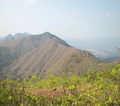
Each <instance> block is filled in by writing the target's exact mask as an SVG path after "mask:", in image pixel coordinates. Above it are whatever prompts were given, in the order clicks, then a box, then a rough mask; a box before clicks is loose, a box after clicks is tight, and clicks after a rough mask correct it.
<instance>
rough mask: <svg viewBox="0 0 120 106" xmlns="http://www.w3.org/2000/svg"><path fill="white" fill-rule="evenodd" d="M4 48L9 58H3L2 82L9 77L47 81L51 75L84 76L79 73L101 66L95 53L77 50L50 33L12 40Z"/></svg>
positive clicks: (3, 45)
mask: <svg viewBox="0 0 120 106" xmlns="http://www.w3.org/2000/svg"><path fill="white" fill-rule="evenodd" d="M0 47H2V48H3V50H2V52H3V53H4V52H5V50H4V49H6V51H8V52H7V54H6V55H7V56H8V57H6V55H5V54H2V55H1V57H4V58H3V60H4V64H3V61H0V64H1V66H4V67H5V68H4V69H3V70H2V71H1V72H0V74H1V75H2V77H1V80H2V79H4V78H6V77H7V76H8V75H12V76H14V78H17V77H31V76H32V75H37V76H40V77H41V78H43V77H44V76H45V75H46V74H48V73H51V74H55V75H59V74H61V73H62V72H65V73H66V72H69V71H70V72H74V74H76V75H80V74H78V73H80V72H83V73H84V72H85V71H87V69H88V67H90V66H92V65H93V64H98V63H101V61H100V60H98V59H97V58H96V57H95V56H93V55H92V54H91V53H89V52H87V51H80V50H77V49H75V48H73V47H71V46H70V45H68V44H67V43H66V42H65V41H64V40H62V39H60V38H58V37H57V36H55V35H52V34H50V33H49V32H45V33H43V34H40V35H31V36H28V37H25V38H20V39H12V40H9V41H7V42H4V43H2V44H1V45H0ZM7 62H8V64H6V63H7ZM8 65H9V66H8ZM6 66H8V67H6ZM84 66H85V67H84ZM83 67H84V69H83ZM25 73H29V75H25Z"/></svg>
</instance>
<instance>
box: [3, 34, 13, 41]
mask: <svg viewBox="0 0 120 106" xmlns="http://www.w3.org/2000/svg"><path fill="white" fill-rule="evenodd" d="M11 39H14V37H13V36H12V35H11V34H9V35H7V36H6V38H5V40H6V41H8V40H11Z"/></svg>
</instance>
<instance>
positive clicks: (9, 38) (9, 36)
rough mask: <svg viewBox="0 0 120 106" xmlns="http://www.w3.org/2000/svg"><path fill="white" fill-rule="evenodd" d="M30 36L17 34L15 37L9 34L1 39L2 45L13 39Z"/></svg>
mask: <svg viewBox="0 0 120 106" xmlns="http://www.w3.org/2000/svg"><path fill="white" fill-rule="evenodd" d="M29 35H30V34H29V33H16V34H15V35H14V36H13V35H11V34H8V35H7V36H6V37H0V43H3V42H5V41H8V40H11V39H18V38H23V37H26V36H29Z"/></svg>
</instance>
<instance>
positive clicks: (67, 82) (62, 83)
mask: <svg viewBox="0 0 120 106" xmlns="http://www.w3.org/2000/svg"><path fill="white" fill-rule="evenodd" d="M69 74H71V77H70V78H67V77H66V76H65V75H63V76H59V77H55V76H54V75H51V74H48V75H46V79H47V80H41V81H39V77H36V76H32V78H31V79H30V80H27V79H23V81H21V82H20V81H19V79H17V80H13V79H12V78H10V77H9V78H7V79H6V80H4V81H2V82H0V106H87V105H88V106H119V105H120V65H117V66H116V67H114V68H112V69H110V70H107V71H102V72H99V73H89V74H88V75H87V74H86V75H85V77H84V78H80V77H76V76H75V75H73V74H72V73H69ZM82 85H85V87H84V88H81V86H82ZM58 86H59V87H60V88H62V89H63V92H62V93H63V94H64V96H62V97H59V98H56V97H51V98H50V97H47V96H44V97H43V96H37V97H35V96H34V95H33V94H32V93H30V94H26V90H35V89H36V88H40V89H42V88H47V89H52V90H53V91H57V87H58ZM55 87H56V88H55ZM66 89H67V90H69V91H70V92H71V93H68V92H67V90H66ZM78 90H79V92H78ZM47 101H50V102H49V103H48V102H47Z"/></svg>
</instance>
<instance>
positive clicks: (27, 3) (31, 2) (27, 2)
mask: <svg viewBox="0 0 120 106" xmlns="http://www.w3.org/2000/svg"><path fill="white" fill-rule="evenodd" d="M36 1H37V0H26V1H25V2H24V4H25V5H29V4H33V3H34V2H36Z"/></svg>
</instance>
